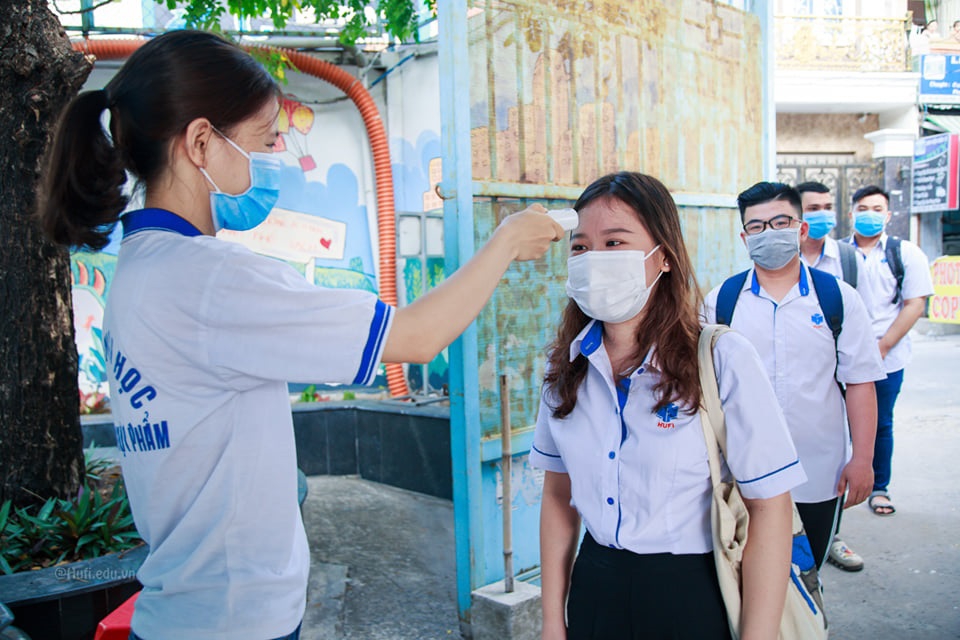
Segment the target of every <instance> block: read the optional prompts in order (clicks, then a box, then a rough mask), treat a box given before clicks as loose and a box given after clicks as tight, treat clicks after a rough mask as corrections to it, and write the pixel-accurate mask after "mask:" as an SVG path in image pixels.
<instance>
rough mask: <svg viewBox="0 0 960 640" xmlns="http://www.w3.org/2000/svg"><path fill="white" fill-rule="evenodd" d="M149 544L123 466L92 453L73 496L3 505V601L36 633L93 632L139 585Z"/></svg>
mask: <svg viewBox="0 0 960 640" xmlns="http://www.w3.org/2000/svg"><path fill="white" fill-rule="evenodd" d="M146 551H147V549H146V546H145V545H144V544H143V542H142V541H141V540H140V537H139V535H138V534H137V531H136V529H135V527H134V524H133V516H132V515H131V513H130V504H129V502H128V501H127V495H126V492H125V491H124V488H123V480H122V477H121V476H120V473H119V469H118V467H116V466H112V465H111V464H110V463H108V462H106V461H104V460H103V459H97V458H93V457H92V456H90V455H89V454H88V456H87V461H86V474H85V479H84V482H83V484H82V486H81V489H80V491H78V493H77V495H76V496H74V497H72V498H71V499H69V500H65V499H61V498H50V499H48V500H46V501H44V502H42V504H39V505H36V506H32V507H14V506H13V505H12V504H11V502H10V501H6V502H4V503H3V504H2V505H0V602H3V603H5V604H6V605H7V606H8V607H9V608H10V609H11V610H12V611H13V614H14V616H15V618H16V624H17V626H18V627H19V628H21V629H23V631H25V632H26V633H27V634H29V635H30V636H31V637H33V638H50V639H51V640H54V639H57V640H88V639H89V638H92V637H93V633H94V631H95V630H96V625H97V623H98V622H99V620H100V619H101V618H103V617H104V616H105V615H106V614H107V613H109V612H110V611H111V610H113V609H114V608H116V607H117V606H118V605H119V604H121V603H122V602H123V601H124V600H125V599H126V598H128V597H129V596H130V595H132V594H133V593H135V592H136V591H137V590H139V588H140V584H139V582H137V579H136V572H137V569H138V568H139V567H140V564H141V563H142V562H143V559H144V558H145V557H146Z"/></svg>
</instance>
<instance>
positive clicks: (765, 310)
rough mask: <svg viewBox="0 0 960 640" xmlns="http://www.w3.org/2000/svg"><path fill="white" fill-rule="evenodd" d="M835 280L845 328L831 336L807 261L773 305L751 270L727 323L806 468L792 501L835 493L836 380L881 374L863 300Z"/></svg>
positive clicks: (838, 461)
mask: <svg viewBox="0 0 960 640" xmlns="http://www.w3.org/2000/svg"><path fill="white" fill-rule="evenodd" d="M837 285H838V286H839V287H840V295H841V299H842V301H843V329H842V330H841V331H840V335H839V337H838V338H837V341H836V342H835V341H834V339H833V333H832V332H831V331H830V327H829V326H827V322H826V319H825V318H824V317H823V310H822V309H821V308H820V302H819V300H818V299H817V292H816V289H814V288H813V286H812V283H811V282H810V274H809V271H808V267H806V266H802V267H801V269H800V278H799V282H797V284H796V285H794V287H793V288H792V289H791V290H790V291H789V292H788V293H787V295H785V296H784V297H783V299H782V300H781V301H780V302H779V303H778V302H776V301H774V299H773V298H771V297H770V295H769V294H768V293H767V292H766V291H764V290H763V288H761V287H760V283H759V282H758V281H757V276H756V272H755V271H753V270H751V271H750V273H749V274H748V277H747V278H746V279H745V280H744V284H743V289H742V290H741V291H740V298H739V299H738V301H737V305H736V308H735V309H734V312H733V318H732V319H731V323H730V324H731V327H732V328H733V329H735V330H737V331H738V332H740V333H741V334H743V335H744V336H746V337H747V339H748V340H749V341H750V342H751V344H753V346H754V348H756V350H757V353H759V354H760V360H761V361H762V362H763V367H764V369H765V371H766V373H767V376H768V377H769V379H770V382H771V384H772V385H773V389H774V392H775V393H776V396H777V400H778V401H779V402H780V406H781V407H782V408H783V413H784V415H785V416H786V419H787V426H788V427H789V428H790V433H791V435H792V436H793V441H794V443H795V444H796V447H797V452H798V453H799V454H800V461H801V462H802V463H803V468H804V469H805V470H806V472H807V477H808V480H807V482H806V483H805V484H802V485H800V486H798V487H794V489H793V491H791V494H792V495H793V499H794V501H795V502H802V503H813V502H823V501H825V500H831V499H833V498H836V497H837V483H838V482H839V480H840V473H841V472H842V471H843V467H844V466H846V464H847V462H848V461H849V460H850V457H851V454H852V448H851V444H850V431H849V428H848V426H847V420H846V410H845V407H844V402H843V395H842V394H841V393H840V388H839V387H838V386H837V383H836V380H840V382H843V383H844V384H857V383H862V382H873V381H874V380H882V379H883V378H885V377H886V374H885V373H884V371H883V363H882V362H881V360H880V349H879V348H878V347H877V343H876V340H874V339H873V337H872V335H871V333H870V319H869V317H868V316H867V311H866V308H865V307H864V305H863V301H862V300H861V299H860V296H859V295H857V291H856V290H855V289H854V288H853V287H851V286H850V285H848V284H847V283H846V282H842V281H838V282H837ZM719 291H720V287H716V288H715V289H714V290H713V291H711V292H710V293H709V294H707V297H706V300H704V317H705V318H706V320H707V322H716V317H717V309H716V307H717V294H718V292H719ZM838 360H839V362H838ZM834 371H836V380H835V379H834Z"/></svg>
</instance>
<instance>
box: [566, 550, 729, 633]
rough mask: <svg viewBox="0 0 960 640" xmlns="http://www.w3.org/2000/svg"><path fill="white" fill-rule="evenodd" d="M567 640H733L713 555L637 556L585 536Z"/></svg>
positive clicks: (569, 602) (569, 607)
mask: <svg viewBox="0 0 960 640" xmlns="http://www.w3.org/2000/svg"><path fill="white" fill-rule="evenodd" d="M567 627H568V630H567V639H568V640H647V639H650V640H730V630H729V626H728V624H727V613H726V609H725V608H724V606H723V598H722V597H721V595H720V586H719V584H718V583H717V572H716V568H715V567H714V563H713V554H712V553H704V554H686V555H674V554H670V553H656V554H642V555H641V554H636V553H632V552H630V551H625V550H623V549H610V548H607V547H603V546H600V545H599V544H597V542H596V541H595V540H594V539H593V537H592V536H591V535H590V534H589V533H586V534H585V535H584V537H583V543H582V544H581V545H580V552H579V554H577V560H576V562H575V563H574V565H573V576H572V579H571V585H570V596H569V598H568V600H567Z"/></svg>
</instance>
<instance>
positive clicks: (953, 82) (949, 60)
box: [920, 53, 960, 104]
mask: <svg viewBox="0 0 960 640" xmlns="http://www.w3.org/2000/svg"><path fill="white" fill-rule="evenodd" d="M920 70H921V73H920V103H921V104H960V55H948V54H941V53H937V54H933V53H931V54H928V55H925V56H920Z"/></svg>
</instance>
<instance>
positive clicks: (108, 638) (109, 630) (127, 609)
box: [93, 591, 140, 640]
mask: <svg viewBox="0 0 960 640" xmlns="http://www.w3.org/2000/svg"><path fill="white" fill-rule="evenodd" d="M139 595H140V592H139V591H137V592H136V593H135V594H133V595H132V596H130V597H129V598H127V600H126V602H124V603H123V604H122V605H120V606H119V607H117V608H116V609H114V610H113V611H111V612H110V613H109V614H107V617H106V618H104V619H103V620H101V621H100V624H98V625H97V633H96V634H95V635H94V636H93V640H127V638H129V637H130V619H131V618H132V617H133V603H134V602H136V601H137V596H139Z"/></svg>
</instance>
